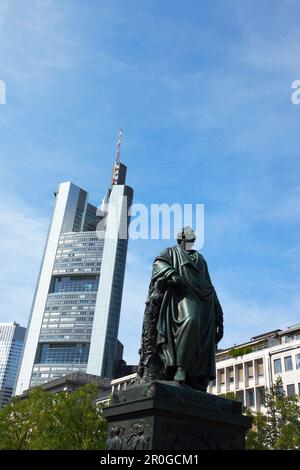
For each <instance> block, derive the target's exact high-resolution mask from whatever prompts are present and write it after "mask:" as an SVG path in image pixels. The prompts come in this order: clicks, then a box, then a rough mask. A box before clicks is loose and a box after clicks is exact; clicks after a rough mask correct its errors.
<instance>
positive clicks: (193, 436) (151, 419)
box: [104, 381, 251, 450]
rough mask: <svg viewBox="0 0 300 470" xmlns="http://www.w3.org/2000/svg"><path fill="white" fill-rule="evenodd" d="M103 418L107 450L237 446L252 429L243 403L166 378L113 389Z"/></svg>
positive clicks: (240, 446) (242, 446) (241, 447)
mask: <svg viewBox="0 0 300 470" xmlns="http://www.w3.org/2000/svg"><path fill="white" fill-rule="evenodd" d="M104 416H105V417H106V419H107V421H108V423H109V425H108V441H107V448H108V449H109V450H126V449H127V450H129V449H130V450H138V449H148V450H204V449H236V450H239V449H244V447H245V433H246V431H247V430H248V429H249V428H250V427H251V418H249V417H246V416H243V415H242V404H241V403H240V402H237V401H233V400H227V399H225V398H222V397H218V396H216V395H211V394H209V393H204V392H200V391H197V390H194V389H193V388H191V387H189V386H187V385H178V384H177V383H175V382H165V381H155V382H152V383H150V384H143V385H135V386H133V387H130V388H129V389H127V390H126V391H119V392H115V393H114V394H113V398H112V402H111V404H110V406H108V407H106V408H105V409H104Z"/></svg>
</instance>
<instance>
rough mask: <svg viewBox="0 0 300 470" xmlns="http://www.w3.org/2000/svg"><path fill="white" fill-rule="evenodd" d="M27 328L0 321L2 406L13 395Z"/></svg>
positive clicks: (0, 397)
mask: <svg viewBox="0 0 300 470" xmlns="http://www.w3.org/2000/svg"><path fill="white" fill-rule="evenodd" d="M25 332H26V328H23V327H22V326H20V325H19V324H18V323H15V322H14V323H0V408H2V407H3V406H4V405H7V404H8V403H9V402H10V400H11V397H12V393H13V390H14V387H15V384H16V379H17V374H18V370H19V365H20V359H21V354H22V348H23V343H24V337H25Z"/></svg>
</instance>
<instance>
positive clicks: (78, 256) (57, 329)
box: [15, 135, 133, 395]
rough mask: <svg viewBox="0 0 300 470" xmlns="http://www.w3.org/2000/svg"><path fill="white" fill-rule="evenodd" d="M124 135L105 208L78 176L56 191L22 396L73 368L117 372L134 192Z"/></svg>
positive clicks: (23, 367)
mask: <svg viewBox="0 0 300 470" xmlns="http://www.w3.org/2000/svg"><path fill="white" fill-rule="evenodd" d="M120 137H121V135H120V136H119V141H118V145H117V155H116V161H115V164H114V167H113V174H112V180H111V184H110V186H109V189H108V191H107V194H106V197H105V198H104V200H103V203H102V208H101V209H102V210H101V211H99V210H98V211H97V209H96V207H95V206H93V205H92V204H90V203H89V202H88V194H87V192H86V191H84V190H83V189H81V188H79V187H77V186H75V185H74V184H73V183H70V182H66V183H61V184H60V185H59V188H58V191H57V192H56V193H55V197H56V203H55V208H54V212H53V217H52V221H51V224H50V229H49V233H48V238H47V242H46V247H45V251H44V256H43V261H42V265H41V270H40V275H39V279H38V283H37V287H36V292H35V296H34V300H33V306H32V311H31V316H30V320H29V325H28V331H27V336H26V342H25V347H24V352H23V357H22V363H21V367H20V373H19V377H18V382H17V387H16V391H15V393H16V394H17V395H18V394H21V393H22V392H23V391H24V390H25V389H27V388H29V387H32V386H34V385H39V384H41V383H44V382H47V381H49V380H52V379H53V378H55V377H60V376H62V375H65V374H68V373H71V372H74V371H80V372H87V373H90V374H94V375H102V376H105V377H112V374H113V364H114V357H115V349H116V343H117V335H118V328H119V319H120V309H121V300H122V291H123V281H124V272H125V263H126V254H127V244H128V238H127V231H128V224H129V216H128V209H129V208H130V206H131V204H132V198H133V190H132V189H131V188H130V187H129V186H126V185H125V178H126V166H125V165H123V164H122V163H121V162H120V143H121V138H120Z"/></svg>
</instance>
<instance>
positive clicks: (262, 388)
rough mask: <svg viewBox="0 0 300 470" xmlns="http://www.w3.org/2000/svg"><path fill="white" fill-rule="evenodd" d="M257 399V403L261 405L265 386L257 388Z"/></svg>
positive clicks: (263, 400) (263, 399)
mask: <svg viewBox="0 0 300 470" xmlns="http://www.w3.org/2000/svg"><path fill="white" fill-rule="evenodd" d="M257 399H258V404H259V405H263V404H264V402H265V387H259V388H258V389H257Z"/></svg>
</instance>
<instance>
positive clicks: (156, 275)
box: [150, 246, 223, 380]
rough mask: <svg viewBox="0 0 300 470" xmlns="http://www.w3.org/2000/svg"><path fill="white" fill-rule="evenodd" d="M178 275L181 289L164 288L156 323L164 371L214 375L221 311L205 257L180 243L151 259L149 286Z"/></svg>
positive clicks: (192, 375)
mask: <svg viewBox="0 0 300 470" xmlns="http://www.w3.org/2000/svg"><path fill="white" fill-rule="evenodd" d="M173 275H179V276H180V277H181V278H182V280H183V282H184V286H185V287H184V289H183V290H179V289H176V288H174V287H172V286H171V285H170V283H168V285H169V287H168V288H167V289H166V290H165V292H164V296H163V299H162V303H161V305H160V311H159V317H158V322H157V340H156V345H157V346H156V349H157V353H158V355H159V357H160V359H161V362H162V364H163V366H164V369H165V370H166V369H167V368H168V367H178V366H181V367H184V368H185V370H186V372H187V374H188V375H189V376H190V377H193V378H196V377H200V376H206V377H209V380H212V379H214V378H215V375H216V374H215V352H216V327H217V325H218V324H222V323H223V312H222V308H221V305H220V303H219V300H218V297H217V294H216V292H215V289H214V287H213V285H212V283H211V279H210V276H209V272H208V268H207V264H206V261H205V259H204V258H203V256H202V255H200V253H198V252H197V251H195V250H190V251H186V250H184V249H183V248H182V247H181V246H174V247H172V248H167V249H165V250H163V251H162V252H161V253H160V254H159V255H158V256H157V257H156V258H155V260H154V263H153V272H152V280H151V284H150V287H151V285H152V286H153V284H154V283H155V281H156V280H158V279H164V280H166V281H169V280H170V279H171V278H172V276H173Z"/></svg>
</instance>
